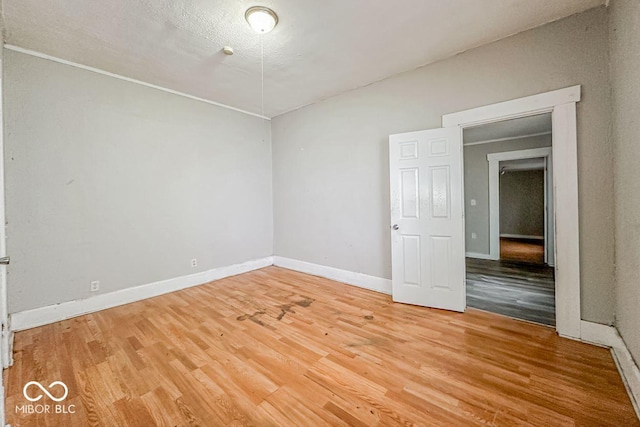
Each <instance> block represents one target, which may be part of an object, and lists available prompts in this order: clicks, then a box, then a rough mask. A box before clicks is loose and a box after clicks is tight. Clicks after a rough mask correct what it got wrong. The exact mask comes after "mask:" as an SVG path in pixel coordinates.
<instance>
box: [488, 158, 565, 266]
mask: <svg viewBox="0 0 640 427" xmlns="http://www.w3.org/2000/svg"><path fill="white" fill-rule="evenodd" d="M540 157H542V158H544V161H545V173H544V180H545V192H544V206H545V212H544V221H545V233H544V239H545V242H544V247H545V260H547V254H548V251H549V246H550V244H549V243H550V242H549V240H550V239H548V236H547V227H548V224H547V223H548V222H549V221H548V219H549V218H553V205H552V204H551V209H549V210H548V211H547V207H548V205H549V203H548V201H547V191H546V189H547V187H546V186H547V181H548V182H553V181H552V180H549V179H548V176H547V175H550V174H551V172H550V171H549V170H548V169H549V168H548V167H547V165H551V167H553V162H552V161H551V157H552V156H551V147H543V148H533V149H529V150H516V151H503V152H500V153H491V154H487V160H488V161H489V257H490V258H491V259H493V260H499V259H500V162H504V161H508V160H524V159H537V158H540ZM549 265H551V266H554V265H555V262H554V261H551V262H549Z"/></svg>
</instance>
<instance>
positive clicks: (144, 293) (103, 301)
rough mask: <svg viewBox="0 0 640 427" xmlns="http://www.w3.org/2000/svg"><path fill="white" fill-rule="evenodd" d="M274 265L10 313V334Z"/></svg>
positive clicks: (269, 260) (237, 267)
mask: <svg viewBox="0 0 640 427" xmlns="http://www.w3.org/2000/svg"><path fill="white" fill-rule="evenodd" d="M270 265H273V257H266V258H260V259H257V260H252V261H247V262H243V263H240V264H234V265H229V266H226V267H219V268H214V269H211V270H207V271H203V272H200V273H195V274H190V275H188V276H181V277H176V278H173V279H167V280H161V281H159V282H154V283H148V284H146V285H140V286H135V287H132V288H127V289H121V290H119V291H115V292H110V293H107V294H102V295H96V296H93V297H89V298H86V299H82V300H74V301H69V302H63V303H60V304H54V305H49V306H46V307H40V308H35V309H33V310H26V311H20V312H17V313H12V314H10V317H9V325H10V328H11V331H22V330H25V329H31V328H35V327H37V326H42V325H47V324H49V323H54V322H59V321H61V320H65V319H69V318H71V317H76V316H82V315H83V314H88V313H93V312H96V311H100V310H105V309H107V308H111V307H116V306H118V305H123V304H129V303H132V302H135V301H140V300H143V299H147V298H152V297H155V296H158V295H162V294H166V293H169V292H174V291H178V290H181V289H186V288H190V287H192V286H197V285H202V284H204V283H208V282H211V281H213V280H219V279H223V278H225V277H229V276H235V275H237V274H242V273H246V272H248V271H252V270H257V269H259V268H264V267H268V266H270Z"/></svg>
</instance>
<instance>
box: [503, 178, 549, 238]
mask: <svg viewBox="0 0 640 427" xmlns="http://www.w3.org/2000/svg"><path fill="white" fill-rule="evenodd" d="M500 234H501V235H502V234H515V235H520V236H538V237H543V236H544V170H542V169H540V170H530V171H506V172H505V174H504V175H502V176H501V177H500Z"/></svg>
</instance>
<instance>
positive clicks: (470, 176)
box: [464, 135, 551, 255]
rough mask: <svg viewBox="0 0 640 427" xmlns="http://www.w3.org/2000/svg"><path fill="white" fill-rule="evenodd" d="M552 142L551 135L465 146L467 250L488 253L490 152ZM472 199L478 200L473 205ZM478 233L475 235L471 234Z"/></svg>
mask: <svg viewBox="0 0 640 427" xmlns="http://www.w3.org/2000/svg"><path fill="white" fill-rule="evenodd" d="M550 146H551V135H540V136H532V137H528V138H520V139H513V140H510V141H501V142H491V143H488V144H478V145H468V146H465V147H464V193H465V200H464V210H465V242H466V251H467V252H473V253H477V254H485V255H488V254H489V162H488V161H487V154H491V153H501V152H505V151H517V150H528V149H532V148H542V147H550ZM471 199H474V200H475V201H476V205H475V206H471ZM472 233H476V238H475V239H473V238H472V235H471V234H472Z"/></svg>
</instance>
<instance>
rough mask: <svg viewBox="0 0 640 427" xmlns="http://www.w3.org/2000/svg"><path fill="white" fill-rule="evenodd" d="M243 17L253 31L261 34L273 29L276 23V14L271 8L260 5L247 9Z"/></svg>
mask: <svg viewBox="0 0 640 427" xmlns="http://www.w3.org/2000/svg"><path fill="white" fill-rule="evenodd" d="M244 17H245V19H246V20H247V22H248V23H249V25H250V26H251V28H253V30H254V31H255V32H257V33H262V34H264V33H268V32H269V31H271V30H273V29H274V27H275V26H276V24H277V23H278V15H276V13H275V12H274V11H273V10H271V9H269V8H266V7H262V6H255V7H252V8H249V9H247V11H246V13H245V14H244Z"/></svg>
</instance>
